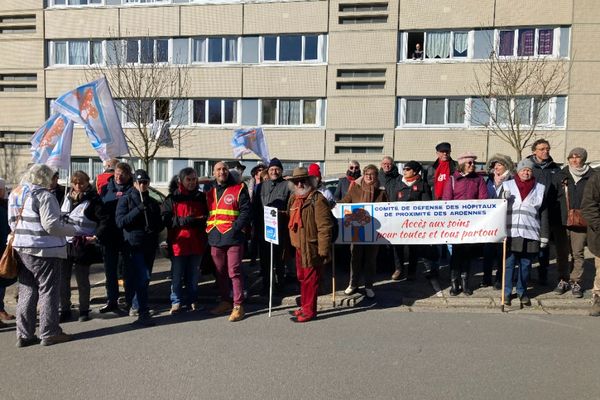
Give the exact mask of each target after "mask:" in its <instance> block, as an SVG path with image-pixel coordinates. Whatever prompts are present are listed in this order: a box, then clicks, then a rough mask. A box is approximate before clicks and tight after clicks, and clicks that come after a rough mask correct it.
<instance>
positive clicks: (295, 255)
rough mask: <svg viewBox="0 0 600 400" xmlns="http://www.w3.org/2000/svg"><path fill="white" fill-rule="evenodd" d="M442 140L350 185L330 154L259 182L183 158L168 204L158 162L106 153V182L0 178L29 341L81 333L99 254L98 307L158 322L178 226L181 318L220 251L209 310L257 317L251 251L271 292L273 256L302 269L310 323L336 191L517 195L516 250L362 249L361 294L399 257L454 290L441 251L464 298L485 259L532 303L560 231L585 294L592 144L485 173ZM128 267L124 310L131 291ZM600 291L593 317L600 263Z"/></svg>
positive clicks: (512, 206)
mask: <svg viewBox="0 0 600 400" xmlns="http://www.w3.org/2000/svg"><path fill="white" fill-rule="evenodd" d="M435 150H436V153H437V159H436V160H435V161H434V162H433V163H431V164H430V165H427V166H423V165H421V164H420V163H419V162H417V161H409V162H406V163H403V164H402V165H403V167H402V171H399V170H398V167H397V164H396V163H395V162H394V160H393V159H392V158H391V157H384V158H383V159H382V161H381V165H380V167H377V166H375V165H372V164H370V165H367V166H366V167H364V168H363V169H362V170H361V168H360V165H359V163H358V162H357V161H351V162H350V163H349V165H348V169H347V171H346V174H345V176H344V177H343V178H340V179H339V182H338V185H337V188H336V191H335V193H331V192H330V191H329V190H328V189H327V188H326V187H325V186H324V185H323V182H322V177H321V171H320V167H319V165H318V164H311V165H310V166H309V167H308V168H304V167H298V168H295V169H294V170H293V172H292V174H291V175H290V176H288V177H285V178H284V171H283V165H282V163H281V161H279V160H278V159H277V158H273V159H272V160H271V161H270V163H269V164H268V165H265V164H258V165H256V166H255V167H254V168H253V169H252V170H251V180H250V181H244V180H243V179H242V174H243V166H242V165H241V164H239V163H235V164H234V165H229V163H226V162H217V163H216V164H215V165H214V168H213V178H214V179H213V180H212V181H211V183H210V184H208V185H203V186H201V185H200V184H199V179H198V175H197V173H196V171H195V170H194V169H193V168H184V169H182V170H181V171H180V172H179V173H178V175H176V176H174V177H173V179H172V181H171V182H170V185H169V188H168V196H167V197H166V200H165V201H164V202H163V203H162V204H161V203H159V202H158V201H157V200H155V199H154V198H153V197H152V196H150V193H149V185H150V181H151V179H150V176H149V174H148V173H147V172H146V171H145V170H143V169H139V170H136V171H132V168H131V166H130V165H129V164H127V163H124V162H120V161H119V160H116V159H113V160H109V161H107V162H106V163H105V168H106V169H105V171H104V172H103V173H102V174H100V175H99V176H97V177H95V179H94V183H92V179H91V178H90V177H89V176H88V175H87V174H86V173H85V172H83V171H75V172H74V173H73V174H72V175H71V177H70V178H69V187H67V188H65V187H63V186H61V185H59V184H58V173H57V172H56V171H54V170H53V169H51V168H50V167H48V166H46V165H39V164H37V165H33V166H32V167H31V168H30V169H29V170H28V172H27V173H26V174H25V176H24V177H23V179H22V181H21V184H20V185H19V186H18V187H16V188H15V189H13V190H12V192H11V193H10V196H9V197H8V200H7V199H6V190H5V182H4V181H3V180H0V201H1V203H0V205H1V207H0V212H2V215H0V218H2V224H0V227H1V228H2V231H0V233H1V235H0V243H2V246H4V244H5V243H6V236H7V235H8V233H9V232H10V231H12V232H13V234H14V242H13V246H14V248H15V249H16V252H17V254H18V258H19V260H20V269H19V276H18V282H19V291H18V303H17V310H16V323H17V346H18V347H25V346H29V345H33V344H37V343H40V342H41V344H42V345H53V344H56V343H62V342H65V341H69V340H71V336H70V335H68V334H66V333H64V332H63V331H62V329H61V327H60V323H61V322H65V321H69V320H71V319H72V318H73V315H72V305H71V301H70V298H71V275H72V273H74V274H75V278H76V282H77V290H78V292H79V302H78V307H79V310H78V311H79V312H78V318H79V320H80V321H82V322H83V321H87V320H88V319H89V318H90V280H89V271H90V265H91V264H93V263H98V262H103V264H104V272H105V277H106V281H105V282H106V283H105V286H106V304H104V305H103V306H102V307H101V308H100V309H99V310H98V311H99V312H100V313H102V314H105V313H128V314H129V315H131V316H134V317H136V319H135V323H136V324H139V325H141V326H151V325H153V324H154V321H153V320H152V317H151V313H150V310H149V306H148V285H149V282H150V279H151V276H152V269H153V264H154V260H155V256H156V254H157V249H158V247H159V234H160V232H161V231H162V230H163V229H165V228H166V230H167V240H166V242H167V250H168V256H169V258H170V261H171V294H170V300H171V307H170V313H171V314H173V315H175V314H179V313H181V312H184V311H188V310H189V311H195V310H200V309H202V306H201V305H200V304H199V303H198V282H199V276H200V265H201V264H202V261H203V259H204V258H205V257H210V259H211V260H212V262H213V264H214V275H215V277H216V284H217V287H218V292H219V297H220V302H219V303H218V304H217V306H216V307H214V308H212V309H210V310H209V312H210V313H211V314H213V315H228V319H229V321H232V322H235V321H240V320H242V319H244V316H245V310H244V300H245V298H246V295H247V290H245V287H244V285H245V276H244V272H243V270H242V259H243V257H244V254H245V253H248V257H249V258H250V259H251V260H252V261H255V260H257V259H259V260H260V271H261V272H260V275H261V277H262V288H261V293H263V294H266V293H267V292H268V290H269V276H270V275H271V272H272V271H271V266H272V267H273V270H274V290H275V292H276V293H277V292H281V291H282V290H283V288H284V285H285V283H286V282H287V281H289V277H290V275H295V276H296V278H297V280H298V282H299V286H300V302H299V303H300V307H299V308H298V309H297V310H294V311H292V312H291V314H292V320H293V321H294V322H298V323H302V322H307V321H311V320H312V319H314V318H315V317H316V314H317V295H318V292H319V283H320V281H321V277H322V275H323V271H324V269H325V267H326V266H328V265H330V263H331V260H332V255H333V254H332V251H333V246H332V244H333V242H334V240H335V235H336V234H337V233H336V232H337V227H336V226H335V224H336V222H335V218H334V217H333V214H332V212H331V209H332V208H333V207H334V206H335V204H336V202H338V203H373V202H392V201H430V200H444V201H452V200H471V199H507V200H508V215H507V234H508V239H507V253H506V259H505V260H502V257H503V252H502V244H499V243H486V244H455V245H451V246H450V245H445V244H443V245H442V244H439V245H390V246H377V245H350V246H349V247H350V248H349V250H350V251H349V252H347V253H348V254H349V260H347V261H348V262H347V263H346V264H345V265H346V267H348V268H349V271H350V279H349V283H348V286H347V288H346V289H345V291H344V293H345V294H346V295H352V294H354V293H355V292H357V290H359V287H360V286H361V283H362V284H363V285H364V294H365V296H366V297H367V298H374V297H375V296H376V294H375V291H374V288H373V283H374V277H375V272H376V269H377V267H381V263H382V262H383V263H392V264H393V273H392V275H391V279H392V280H395V281H398V280H409V281H411V280H415V279H416V277H417V269H418V265H419V261H420V260H422V263H423V265H424V272H425V277H426V279H428V280H429V281H430V282H431V285H432V286H433V287H434V288H435V289H436V290H440V287H441V286H440V282H439V267H440V260H441V259H442V258H443V257H446V258H447V259H448V260H449V265H450V291H449V293H450V295H451V296H456V295H458V294H459V293H461V292H462V293H464V295H467V296H469V295H471V294H472V293H473V289H474V284H473V282H472V281H473V277H472V275H473V274H472V270H473V267H472V264H473V263H474V262H475V260H479V259H480V258H481V257H482V256H483V278H482V279H481V281H480V283H479V286H481V287H486V286H494V287H495V288H496V289H498V290H501V289H502V290H504V299H505V300H504V301H505V305H511V302H512V300H513V286H516V288H515V289H516V296H517V298H518V299H519V302H520V305H521V306H528V305H531V300H530V298H529V295H528V292H527V288H528V286H529V283H530V282H529V276H530V272H531V266H532V264H533V262H534V261H537V262H538V263H539V267H538V268H537V271H538V277H537V284H539V285H548V284H549V282H548V264H549V244H550V243H552V244H553V245H554V246H555V248H556V255H557V269H558V281H557V282H556V287H555V289H554V290H555V292H556V293H558V294H563V293H566V292H567V291H569V290H570V291H571V292H572V294H573V295H574V296H575V297H582V296H583V288H582V286H581V279H582V275H583V264H584V249H585V246H586V245H587V246H588V247H589V250H590V251H591V252H592V253H593V254H594V255H595V256H596V259H595V266H596V269H598V268H600V174H598V173H597V172H595V171H594V170H593V169H592V168H590V167H589V165H587V164H586V158H587V152H586V151H585V149H582V148H574V149H573V150H571V151H570V152H569V154H568V157H567V163H566V165H565V166H564V167H563V168H560V167H559V166H558V165H557V164H556V163H554V161H553V160H552V157H551V156H550V144H549V142H548V141H546V140H544V139H539V140H537V141H535V142H534V143H533V145H532V147H531V150H532V154H531V155H530V156H528V157H526V158H524V159H522V160H520V161H519V162H518V163H516V164H515V163H514V162H513V161H512V160H511V158H510V157H509V156H507V155H503V154H495V155H493V156H492V157H491V158H490V159H489V160H487V163H486V164H485V167H486V169H487V171H485V173H481V172H479V173H478V172H477V171H476V163H475V162H476V160H477V156H476V155H475V154H473V153H471V152H465V153H463V154H461V155H460V156H459V157H458V158H457V159H456V160H454V159H452V157H451V152H452V148H451V145H450V143H446V142H444V143H440V144H438V145H437V146H436V149H435ZM264 206H269V207H274V208H276V209H277V210H278V218H279V220H278V226H279V244H277V245H273V246H272V248H271V244H270V243H268V242H267V241H265V240H264V238H263V207H264ZM550 239H553V241H552V242H551V241H550ZM378 253H380V254H381V255H380V257H379V258H378ZM271 257H272V259H271ZM289 260H293V262H294V263H295V267H296V268H295V271H293V272H294V273H292V271H287V270H286V266H287V265H288V264H289ZM378 260H380V261H378ZM382 260H383V261H382ZM503 261H504V262H505V264H506V269H505V270H506V276H504V277H502V268H501V266H502V264H503ZM343 262H344V261H343ZM494 268H495V269H496V274H495V277H494V276H493V270H494ZM120 277H122V278H123V280H124V289H125V304H124V306H123V305H122V304H120V303H119V283H118V280H119V278H120ZM503 278H504V279H503ZM361 281H362V282H361ZM363 282H364V283H363ZM502 282H504V287H502ZM0 290H1V292H0V319H2V320H10V319H14V318H15V316H13V315H10V314H8V313H7V312H6V311H5V310H4V304H3V302H2V300H3V298H4V286H0ZM592 298H593V304H592V309H591V311H590V314H591V315H596V316H597V315H600V273H598V272H597V273H596V277H595V282H594V288H593V296H592ZM38 314H39V336H36V335H35V329H36V320H37V319H38ZM0 324H1V322H0Z"/></svg>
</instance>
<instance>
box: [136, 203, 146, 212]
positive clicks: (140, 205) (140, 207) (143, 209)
mask: <svg viewBox="0 0 600 400" xmlns="http://www.w3.org/2000/svg"><path fill="white" fill-rule="evenodd" d="M137 209H138V210H140V212H144V211H146V205H145V204H144V203H140V204H138V206H137Z"/></svg>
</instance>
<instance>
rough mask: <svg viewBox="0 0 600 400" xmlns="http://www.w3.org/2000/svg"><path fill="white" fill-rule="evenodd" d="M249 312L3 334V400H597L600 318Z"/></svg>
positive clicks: (102, 322)
mask: <svg viewBox="0 0 600 400" xmlns="http://www.w3.org/2000/svg"><path fill="white" fill-rule="evenodd" d="M254 307H255V309H254V310H252V309H251V310H250V313H249V314H250V315H249V317H248V318H247V319H246V320H244V321H242V322H238V323H229V322H228V321H227V320H226V317H218V318H213V317H209V316H208V314H207V313H206V312H198V313H196V314H191V313H189V314H187V315H183V316H177V317H171V316H169V315H166V314H161V315H158V316H157V317H155V318H156V321H157V322H158V325H157V326H156V327H152V328H144V329H134V328H132V327H131V325H130V322H131V321H132V319H131V318H130V317H120V318H110V319H93V320H91V321H89V322H85V323H79V322H71V323H68V324H64V325H63V327H64V329H65V331H67V332H69V333H73V334H75V336H76V339H77V340H75V341H73V342H70V343H66V344H60V345H55V346H52V347H42V346H32V347H29V348H25V349H17V348H16V347H15V333H14V329H13V328H4V329H2V330H1V331H0V350H1V352H2V365H3V366H4V373H3V378H2V386H1V388H0V399H3V400H9V399H45V400H50V399H61V400H68V399H235V398H239V399H355V398H356V399H359V398H368V399H444V400H448V399H502V400H506V399H510V398H515V399H518V398H521V399H524V398H527V399H546V398H570V399H572V398H575V399H579V398H590V399H591V398H599V397H600V380H599V379H598V371H599V370H600V345H598V344H599V343H600V325H599V323H600V319H595V318H591V317H584V316H568V315H566V316H565V315H539V314H537V315H534V314H523V313H522V314H501V313H499V312H493V313H489V312H488V313H479V312H474V313H469V312H456V313H449V312H445V313H436V312H424V313H419V312H416V313H415V312H403V311H401V310H402V309H401V308H397V307H396V308H387V309H364V308H360V307H357V308H349V309H343V310H339V311H333V310H329V311H325V312H323V313H321V314H320V318H319V320H316V321H313V322H310V323H306V324H293V323H291V322H290V320H289V318H288V315H287V309H278V310H276V311H275V312H274V314H273V317H272V318H270V319H269V318H268V317H267V315H266V314H265V313H264V311H263V310H259V308H260V307H261V306H259V305H256V306H254Z"/></svg>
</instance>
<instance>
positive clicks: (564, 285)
mask: <svg viewBox="0 0 600 400" xmlns="http://www.w3.org/2000/svg"><path fill="white" fill-rule="evenodd" d="M569 288H570V285H569V282H567V281H565V280H562V279H561V280H560V282H558V285H556V288H555V289H554V293H556V294H565V293H566V292H567V291H568V290H569Z"/></svg>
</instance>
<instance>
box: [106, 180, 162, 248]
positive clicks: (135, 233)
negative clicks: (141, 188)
mask: <svg viewBox="0 0 600 400" xmlns="http://www.w3.org/2000/svg"><path fill="white" fill-rule="evenodd" d="M143 198H144V202H143V204H142V198H141V197H140V192H138V191H137V189H135V188H132V189H131V190H130V191H129V192H128V193H127V194H126V195H125V196H123V197H121V198H120V199H119V202H118V203H117V212H116V221H117V226H118V227H119V228H121V229H123V238H124V239H125V241H126V242H127V243H128V244H129V245H130V246H144V247H146V246H154V247H156V246H157V245H158V234H159V233H160V231H162V230H163V228H164V225H163V220H162V217H161V209H160V203H159V202H158V201H156V200H154V199H153V198H152V197H150V195H149V193H148V192H144V193H143Z"/></svg>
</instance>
